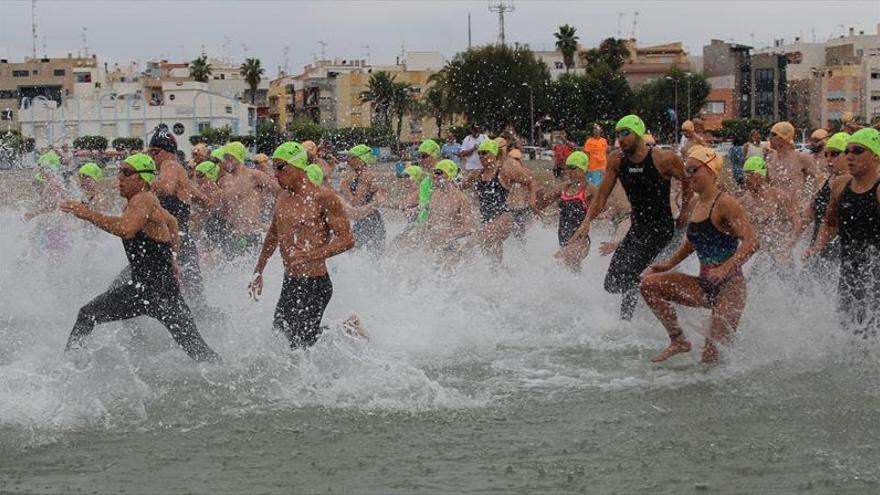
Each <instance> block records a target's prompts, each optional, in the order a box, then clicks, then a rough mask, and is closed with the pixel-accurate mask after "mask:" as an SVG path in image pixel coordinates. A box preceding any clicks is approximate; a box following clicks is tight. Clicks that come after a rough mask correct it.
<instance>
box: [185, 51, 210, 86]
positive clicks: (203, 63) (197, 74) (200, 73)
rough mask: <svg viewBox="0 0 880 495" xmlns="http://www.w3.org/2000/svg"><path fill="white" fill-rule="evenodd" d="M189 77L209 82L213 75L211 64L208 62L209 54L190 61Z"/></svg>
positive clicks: (197, 80)
mask: <svg viewBox="0 0 880 495" xmlns="http://www.w3.org/2000/svg"><path fill="white" fill-rule="evenodd" d="M189 77H190V78H192V80H193V81H196V82H208V79H209V78H210V77H211V64H209V63H208V57H207V55H202V56H201V57H199V58H197V59H195V60H193V61H192V62H190V63H189Z"/></svg>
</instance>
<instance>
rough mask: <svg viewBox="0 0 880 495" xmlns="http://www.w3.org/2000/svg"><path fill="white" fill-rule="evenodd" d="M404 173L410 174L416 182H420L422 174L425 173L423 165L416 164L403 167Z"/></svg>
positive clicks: (411, 178)
mask: <svg viewBox="0 0 880 495" xmlns="http://www.w3.org/2000/svg"><path fill="white" fill-rule="evenodd" d="M403 173H405V174H406V175H408V176H409V178H410V180H412V181H413V182H415V183H418V182H419V181H420V180H422V176H424V175H425V172H424V171H423V170H422V167H419V166H416V165H410V166H409V167H406V168H405V169H403Z"/></svg>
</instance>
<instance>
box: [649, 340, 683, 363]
mask: <svg viewBox="0 0 880 495" xmlns="http://www.w3.org/2000/svg"><path fill="white" fill-rule="evenodd" d="M683 352H691V343H690V342H688V341H687V340H684V339H681V340H673V341H672V343H670V344H669V347H667V348H666V349H663V352H661V353H660V354H657V355H656V356H654V357H652V358H651V362H652V363H661V362H663V361H666V360H667V359H669V358H671V357H672V356H674V355H676V354H681V353H683Z"/></svg>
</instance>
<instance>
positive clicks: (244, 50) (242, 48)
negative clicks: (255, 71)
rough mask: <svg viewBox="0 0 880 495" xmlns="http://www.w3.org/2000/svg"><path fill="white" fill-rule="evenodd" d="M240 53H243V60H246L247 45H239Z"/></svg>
mask: <svg viewBox="0 0 880 495" xmlns="http://www.w3.org/2000/svg"><path fill="white" fill-rule="evenodd" d="M241 51H243V52H244V59H245V60H247V58H248V56H247V55H248V54H247V45H245V44H244V43H242V44H241Z"/></svg>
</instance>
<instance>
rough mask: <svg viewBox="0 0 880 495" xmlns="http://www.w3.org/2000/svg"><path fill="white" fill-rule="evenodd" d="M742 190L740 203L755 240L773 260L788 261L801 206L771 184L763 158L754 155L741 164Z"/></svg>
mask: <svg viewBox="0 0 880 495" xmlns="http://www.w3.org/2000/svg"><path fill="white" fill-rule="evenodd" d="M743 173H744V174H745V181H744V184H745V191H744V193H743V195H742V198H741V199H740V203H741V204H742V206H743V209H745V211H746V214H747V215H748V217H749V221H750V222H751V224H752V225H753V226H754V228H755V232H756V233H757V235H758V240H759V241H760V243H761V245H763V246H765V247H766V249H767V252H768V253H769V254H770V256H771V258H772V260H773V261H774V262H776V263H777V264H779V263H783V264H784V263H787V262H788V261H789V260H790V259H791V251H792V249H794V246H795V244H797V241H798V239H799V238H800V233H801V224H802V222H801V217H802V215H801V214H800V210H799V209H798V208H797V205H796V203H795V201H794V200H793V198H792V196H791V194H789V193H787V192H786V191H783V190H782V189H779V188H778V187H774V186H773V185H772V184H771V182H770V179H769V178H768V172H767V164H766V162H764V159H763V158H761V157H758V156H753V157H751V158H749V159H748V160H746V162H745V163H744V164H743Z"/></svg>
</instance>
